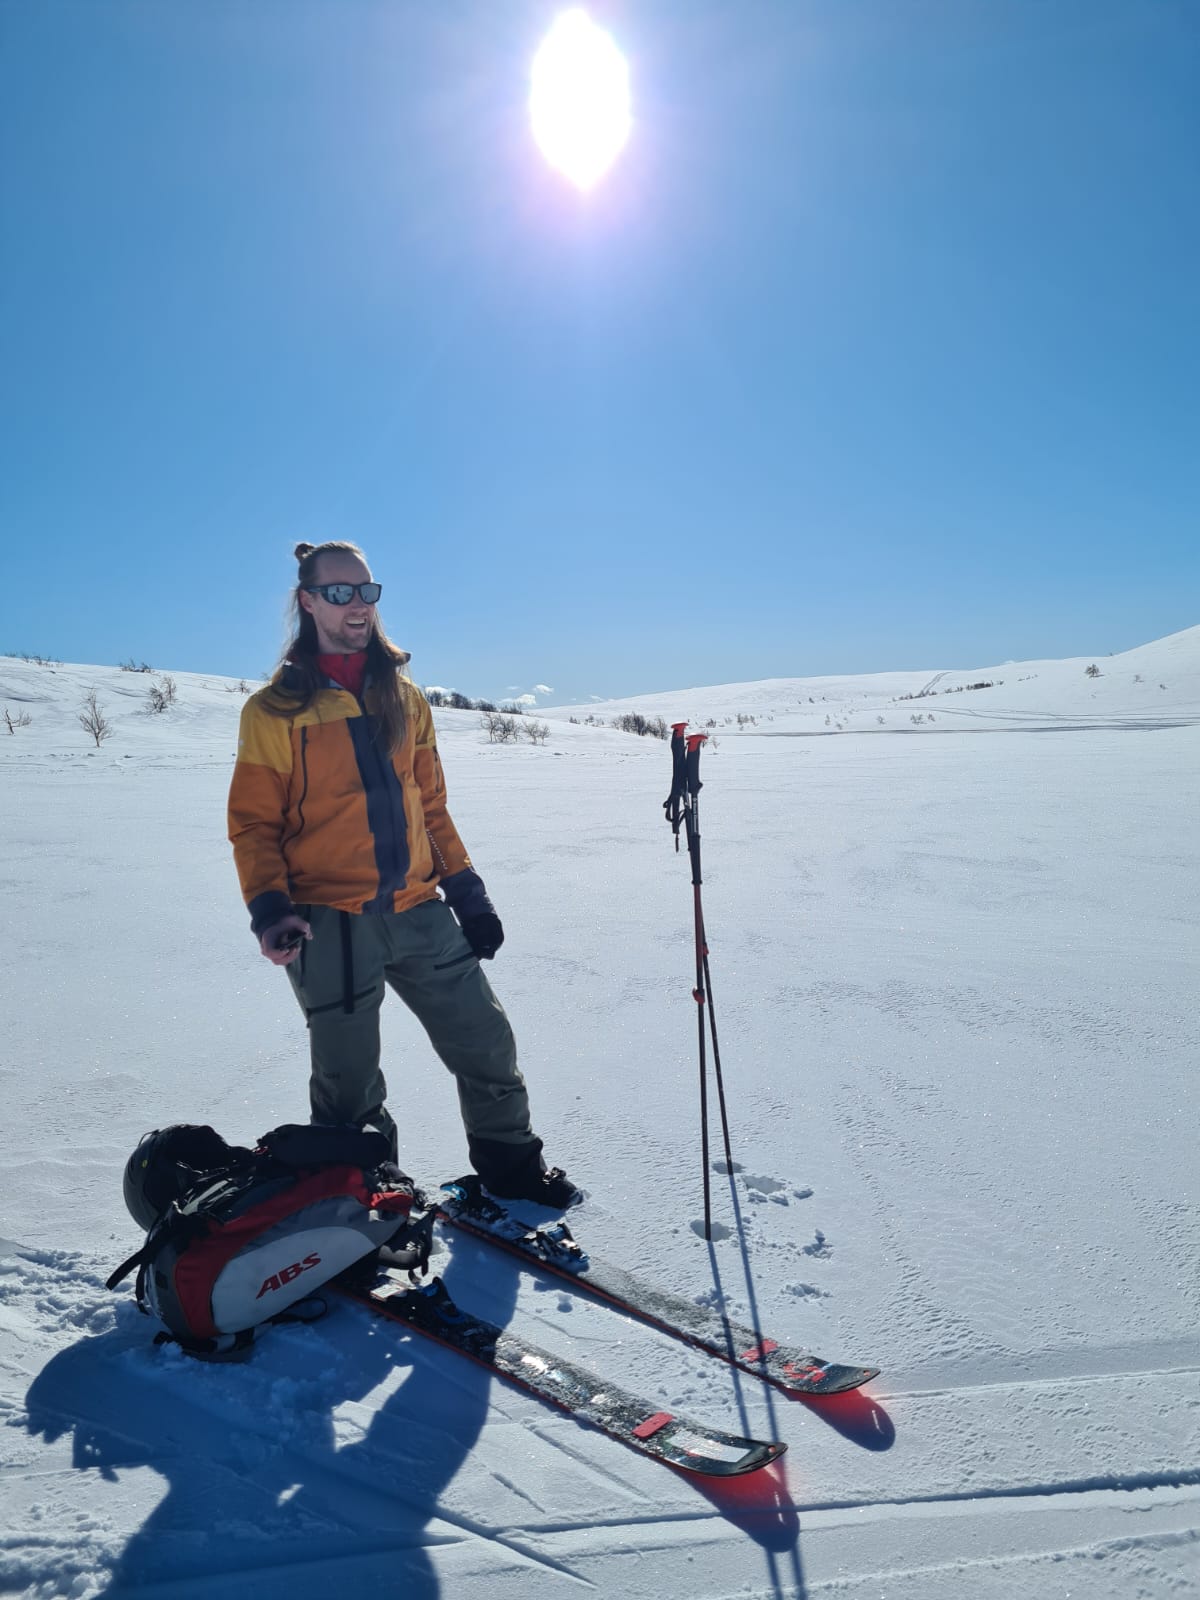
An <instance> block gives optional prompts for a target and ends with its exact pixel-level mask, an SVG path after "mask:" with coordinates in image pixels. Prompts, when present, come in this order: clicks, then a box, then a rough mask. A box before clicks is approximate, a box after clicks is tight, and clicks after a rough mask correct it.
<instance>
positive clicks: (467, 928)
mask: <svg viewBox="0 0 1200 1600" xmlns="http://www.w3.org/2000/svg"><path fill="white" fill-rule="evenodd" d="M459 922H460V924H461V926H462V931H463V933H464V935H465V936H466V941H467V943H468V944H469V945H470V946H471V949H472V950H473V951H474V952H475V955H476V957H477V958H478V960H480V961H490V960H491V959H492V957H493V956H494V955H495V954H496V951H497V950H499V948H500V946H501V945H502V944H503V943H504V929H503V928H502V927H501V926H500V918H499V917H498V916H497V915H496V913H495V912H494V911H480V912H478V913H477V914H476V915H475V916H473V917H460V918H459Z"/></svg>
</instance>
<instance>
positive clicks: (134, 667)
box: [120, 656, 154, 672]
mask: <svg viewBox="0 0 1200 1600" xmlns="http://www.w3.org/2000/svg"><path fill="white" fill-rule="evenodd" d="M120 666H121V671H122V672H153V671H154V668H153V667H152V666H151V665H150V663H149V662H148V661H143V662H141V663H140V664H139V663H138V662H136V661H135V660H134V659H133V657H132V656H130V658H129V660H128V661H122V662H121V663H120Z"/></svg>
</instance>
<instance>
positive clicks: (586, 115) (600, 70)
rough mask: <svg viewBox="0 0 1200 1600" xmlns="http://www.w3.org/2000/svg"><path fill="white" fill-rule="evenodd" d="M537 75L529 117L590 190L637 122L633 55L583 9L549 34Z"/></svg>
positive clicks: (561, 162) (553, 154)
mask: <svg viewBox="0 0 1200 1600" xmlns="http://www.w3.org/2000/svg"><path fill="white" fill-rule="evenodd" d="M530 79H531V81H530V92H529V116H530V120H531V122H532V124H533V136H534V138H535V139H536V140H537V142H538V146H539V148H540V149H541V151H542V154H543V155H544V156H545V157H546V160H547V161H548V162H549V163H550V165H551V166H552V167H554V168H556V170H557V171H559V172H561V173H562V174H563V175H564V177H567V178H569V179H570V181H571V182H572V183H573V184H575V185H576V187H577V188H579V189H590V188H591V187H592V186H593V184H595V183H597V182H599V180H600V179H601V178H602V177H603V176H604V174H605V173H606V172H607V171H608V169H609V167H611V166H612V164H613V162H614V161H615V160H616V159H617V157H618V155H620V153H621V150H622V149H623V147H624V145H625V142H626V140H627V139H628V138H629V130H630V128H631V127H632V124H633V118H632V116H631V114H630V105H629V67H628V64H627V63H626V60H625V57H624V56H623V55H622V54H621V52H620V51H619V50H618V49H617V47H616V45H615V44H614V43H613V41H612V38H611V37H610V35H609V34H607V33H605V32H604V30H603V28H598V27H597V26H596V24H595V23H594V22H593V21H592V19H591V18H590V17H589V16H588V14H587V12H586V11H584V10H582V9H580V8H576V9H574V10H571V11H564V12H563V13H562V14H561V16H559V17H558V18H557V19H556V20H555V22H554V25H553V27H552V28H551V29H550V32H549V33H548V34H547V35H546V37H545V38H544V39H543V40H542V43H541V45H540V46H539V47H538V52H537V54H536V55H535V56H534V58H533V68H532V72H531V75H530Z"/></svg>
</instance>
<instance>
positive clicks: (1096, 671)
mask: <svg viewBox="0 0 1200 1600" xmlns="http://www.w3.org/2000/svg"><path fill="white" fill-rule="evenodd" d="M1083 670H1084V671H1085V672H1086V673H1087V675H1088V677H1089V678H1098V677H1099V676H1100V668H1099V667H1098V666H1097V665H1096V663H1095V662H1094V661H1093V662H1092V664H1091V666H1090V667H1085V668H1084V669H1083Z"/></svg>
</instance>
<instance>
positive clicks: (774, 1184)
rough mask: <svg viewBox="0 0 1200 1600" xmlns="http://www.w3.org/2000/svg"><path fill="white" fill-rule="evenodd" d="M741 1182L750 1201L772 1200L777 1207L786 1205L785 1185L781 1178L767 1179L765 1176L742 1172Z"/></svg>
mask: <svg viewBox="0 0 1200 1600" xmlns="http://www.w3.org/2000/svg"><path fill="white" fill-rule="evenodd" d="M742 1182H743V1183H744V1184H745V1186H746V1193H747V1194H748V1195H749V1197H750V1199H751V1200H754V1201H758V1202H762V1201H763V1200H773V1201H774V1202H775V1204H776V1205H777V1206H786V1205H787V1203H788V1197H787V1184H786V1183H785V1182H784V1180H783V1179H782V1178H769V1177H767V1176H766V1175H765V1174H758V1173H753V1172H743V1174H742Z"/></svg>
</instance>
